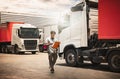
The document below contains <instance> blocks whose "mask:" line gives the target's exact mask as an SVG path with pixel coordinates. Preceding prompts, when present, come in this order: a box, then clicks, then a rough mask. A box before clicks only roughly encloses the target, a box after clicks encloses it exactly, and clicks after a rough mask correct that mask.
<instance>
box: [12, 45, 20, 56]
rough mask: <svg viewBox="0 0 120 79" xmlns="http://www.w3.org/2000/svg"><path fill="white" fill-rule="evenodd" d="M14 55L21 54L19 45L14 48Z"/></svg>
mask: <svg viewBox="0 0 120 79" xmlns="http://www.w3.org/2000/svg"><path fill="white" fill-rule="evenodd" d="M13 53H14V54H18V53H19V51H18V46H17V45H15V46H14V49H13Z"/></svg>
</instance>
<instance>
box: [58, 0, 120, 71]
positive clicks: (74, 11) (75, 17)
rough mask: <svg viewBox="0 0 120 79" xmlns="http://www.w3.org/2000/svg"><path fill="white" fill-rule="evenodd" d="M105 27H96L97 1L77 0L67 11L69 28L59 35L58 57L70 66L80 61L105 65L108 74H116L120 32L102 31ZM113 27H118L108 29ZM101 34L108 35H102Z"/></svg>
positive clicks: (119, 64)
mask: <svg viewBox="0 0 120 79" xmlns="http://www.w3.org/2000/svg"><path fill="white" fill-rule="evenodd" d="M100 1H104V0H100ZM113 2H114V1H113ZM102 3H104V2H102ZM108 3H109V2H108ZM108 3H107V4H108ZM112 7H113V6H112ZM102 8H103V7H102ZM100 9H101V7H100ZM110 11H111V10H110ZM100 12H102V11H100ZM101 14H102V13H101ZM100 22H101V23H102V22H104V21H102V19H101V20H100ZM107 24H109V23H107ZM107 24H102V27H101V25H99V26H98V2H93V1H89V0H80V2H79V3H78V4H76V5H75V6H73V7H72V8H71V13H70V19H69V26H68V27H65V28H64V29H62V31H61V32H60V33H59V41H60V42H61V44H60V53H59V56H62V57H63V58H64V59H65V61H66V63H67V64H68V65H70V66H76V65H82V64H83V63H84V61H91V63H92V64H94V65H99V64H101V63H108V65H109V67H110V69H111V70H112V71H115V72H120V33H119V32H120V31H119V32H118V31H115V30H112V31H111V32H112V33H111V32H110V29H109V31H105V30H107V28H109V26H107ZM98 27H99V28H98ZM104 28H106V29H104ZM115 28H118V27H117V26H111V29H115ZM105 34H106V35H107V34H108V35H109V36H102V35H105ZM111 35H112V36H111ZM116 35H117V36H116ZM109 37H111V38H109Z"/></svg>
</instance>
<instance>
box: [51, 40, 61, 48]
mask: <svg viewBox="0 0 120 79" xmlns="http://www.w3.org/2000/svg"><path fill="white" fill-rule="evenodd" d="M59 45H60V42H58V41H57V42H55V43H54V44H53V46H52V48H54V49H57V48H58V47H59Z"/></svg>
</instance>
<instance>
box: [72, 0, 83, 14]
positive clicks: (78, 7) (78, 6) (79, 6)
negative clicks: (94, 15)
mask: <svg viewBox="0 0 120 79" xmlns="http://www.w3.org/2000/svg"><path fill="white" fill-rule="evenodd" d="M84 6H85V3H84V2H82V3H79V4H77V5H76V6H74V7H72V8H71V11H72V12H75V11H83V7H84Z"/></svg>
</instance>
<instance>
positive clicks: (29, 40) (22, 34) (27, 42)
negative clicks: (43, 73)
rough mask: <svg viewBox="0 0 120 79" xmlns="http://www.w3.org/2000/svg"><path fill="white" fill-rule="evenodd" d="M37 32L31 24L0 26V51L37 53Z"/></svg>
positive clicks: (19, 23) (12, 23)
mask: <svg viewBox="0 0 120 79" xmlns="http://www.w3.org/2000/svg"><path fill="white" fill-rule="evenodd" d="M38 44H39V30H38V28H37V27H35V26H33V25H31V24H25V23H21V22H8V23H4V24H1V26H0V51H1V52H3V53H8V52H9V53H10V52H11V53H16V54H17V53H24V52H32V54H35V53H36V52H37V51H38Z"/></svg>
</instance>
